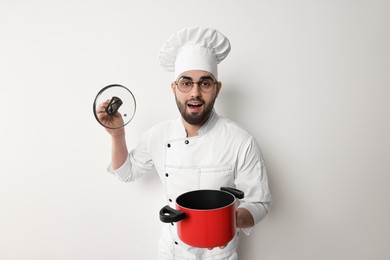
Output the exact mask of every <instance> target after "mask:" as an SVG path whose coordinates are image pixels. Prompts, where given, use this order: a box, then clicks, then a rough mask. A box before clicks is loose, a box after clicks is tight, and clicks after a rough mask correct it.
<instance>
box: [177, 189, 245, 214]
mask: <svg viewBox="0 0 390 260" xmlns="http://www.w3.org/2000/svg"><path fill="white" fill-rule="evenodd" d="M202 191H206V192H207V191H212V192H223V193H225V194H228V195H230V196H232V197H233V201H232V202H231V203H229V204H227V205H225V206H222V207H218V208H212V209H193V208H189V207H185V206H182V205H180V204H179V203H178V202H177V200H178V198H180V197H181V196H184V195H187V194H188V193H194V192H202ZM236 202H237V198H236V197H235V196H234V195H233V194H231V193H230V192H227V191H224V190H213V189H199V190H192V191H187V192H185V193H183V194H181V195H179V196H178V197H177V198H176V200H175V204H176V206H179V207H180V208H182V209H187V210H191V211H211V210H220V209H224V208H227V207H231V206H232V205H233V204H235V203H236Z"/></svg>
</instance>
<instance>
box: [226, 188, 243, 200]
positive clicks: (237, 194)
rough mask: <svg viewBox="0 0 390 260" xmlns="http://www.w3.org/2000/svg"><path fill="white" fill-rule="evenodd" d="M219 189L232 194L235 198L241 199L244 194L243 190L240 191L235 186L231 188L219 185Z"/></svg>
mask: <svg viewBox="0 0 390 260" xmlns="http://www.w3.org/2000/svg"><path fill="white" fill-rule="evenodd" d="M221 190H223V191H226V192H229V193H231V194H233V195H234V197H236V198H237V199H243V198H244V196H245V194H244V192H243V191H240V190H238V189H235V188H231V187H221Z"/></svg>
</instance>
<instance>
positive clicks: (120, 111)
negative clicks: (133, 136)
mask: <svg viewBox="0 0 390 260" xmlns="http://www.w3.org/2000/svg"><path fill="white" fill-rule="evenodd" d="M135 111H136V101H135V97H134V95H133V93H132V92H131V91H130V90H129V89H128V88H126V87H125V86H122V85H119V84H111V85H108V86H106V87H104V88H102V89H101V90H100V91H99V93H98V94H97V95H96V98H95V101H94V102H93V114H94V115H95V118H96V120H97V121H98V122H99V124H101V125H102V126H104V127H106V128H110V129H118V128H121V127H124V126H125V125H127V124H128V123H129V122H130V121H131V120H132V119H133V117H134V115H135Z"/></svg>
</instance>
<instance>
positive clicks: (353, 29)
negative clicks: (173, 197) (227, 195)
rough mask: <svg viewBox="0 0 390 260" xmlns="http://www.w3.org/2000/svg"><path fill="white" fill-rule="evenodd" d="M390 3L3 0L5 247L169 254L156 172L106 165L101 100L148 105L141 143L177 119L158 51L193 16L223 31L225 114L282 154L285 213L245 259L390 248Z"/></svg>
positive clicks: (87, 254)
mask: <svg viewBox="0 0 390 260" xmlns="http://www.w3.org/2000/svg"><path fill="white" fill-rule="evenodd" d="M389 6H390V4H389V1H379V0H373V1H368V0H367V1H364V0H361V1H352V0H350V1H348V0H338V1H333V0H331V1H309V0H297V1H290V0H279V1H278V0H276V1H249V0H248V1H232V0H216V1H205V0H201V1H179V0H168V1H158V0H153V1H152V0H150V1H112V0H110V1H108V0H107V1H69V0H68V1H48V0H42V1H18V0H16V1H11V0H10V1H7V0H0V97H1V120H0V122H1V123H0V124H1V126H0V152H1V157H0V160H1V164H0V165H1V170H0V259H1V260H46V259H48V260H53V259H56V260H65V259H73V260H85V259H94V260H107V259H116V260H122V259H123V260H124V259H156V257H157V240H158V236H159V229H160V225H161V224H160V222H159V219H158V211H159V209H160V208H161V207H162V206H163V205H165V201H164V198H163V197H164V196H162V187H161V185H160V183H159V180H158V178H157V176H147V177H145V178H143V179H141V180H139V181H138V182H135V183H122V182H119V181H118V180H117V179H115V178H114V177H113V176H111V175H109V174H108V173H106V167H107V166H108V164H109V162H110V139H109V136H108V135H107V134H106V132H105V131H104V129H102V127H100V126H99V125H98V123H97V122H96V121H95V119H94V117H93V113H92V102H93V100H94V98H95V95H96V94H97V92H98V91H99V90H100V89H101V88H102V87H104V86H105V85H108V84H111V83H120V84H124V85H126V86H128V87H129V88H130V89H131V90H132V91H133V93H134V94H135V96H136V98H137V102H138V107H137V114H136V116H135V118H134V120H133V121H132V122H131V123H130V124H129V125H128V126H127V127H126V131H127V138H128V145H129V147H133V146H134V145H135V144H136V143H137V140H138V138H139V136H140V135H141V134H142V133H143V132H144V131H145V130H147V129H148V128H149V127H151V126H152V125H153V124H155V123H157V122H160V121H162V120H166V119H172V118H175V117H176V116H177V108H176V105H175V103H174V98H173V95H172V93H171V90H170V87H169V83H170V82H171V80H172V75H171V74H169V73H167V72H165V71H163V69H162V68H160V66H159V62H158V51H159V49H160V47H161V45H162V44H163V43H164V41H165V40H166V39H167V38H168V37H169V36H170V35H171V34H172V33H173V32H175V31H177V30H178V29H182V28H183V27H185V26H192V25H204V26H211V27H215V28H217V29H219V30H221V31H222V32H223V33H224V34H225V35H226V36H228V37H229V38H230V40H231V43H232V52H231V54H230V55H229V56H228V58H227V59H226V60H225V61H224V62H223V63H222V64H221V66H220V80H221V81H222V82H223V84H224V85H223V88H222V92H221V94H220V96H219V98H218V100H217V104H216V109H217V111H218V112H219V113H220V114H221V115H223V116H226V117H228V118H231V119H233V120H235V121H237V122H238V123H240V124H241V125H243V126H244V127H245V128H247V129H248V130H249V131H250V132H251V133H252V134H253V135H254V136H255V137H256V139H257V140H258V142H259V143H260V145H261V147H262V150H263V153H264V156H265V158H266V161H267V166H268V171H269V179H270V185H271V191H272V194H273V198H274V204H273V207H272V211H271V212H270V214H269V215H268V216H267V217H266V219H265V220H264V221H262V222H261V223H260V224H259V225H258V226H256V228H255V229H254V230H253V232H252V234H251V236H250V237H242V240H241V243H240V251H239V256H240V259H246V260H249V259H251V260H253V259H256V260H257V259H262V260H285V259H291V260H302V259H308V260H309V259H310V260H312V259H316V260H327V259H343V260H344V259H354V260H358V259H359V260H366V259H376V260H387V259H390V247H389V241H390V225H389V219H390V203H389V202H390V201H389V198H390V191H389V189H388V186H389V184H390V177H389V175H390V163H389V162H390V160H389V155H390V153H389V151H390V140H389V132H390V127H389V126H390V122H389V121H390V120H389V111H390V105H389V104H390V91H389V83H390V82H389V72H390V71H389V69H390V66H389V64H390V63H389V60H390V52H389V47H388V46H390V42H389V39H390V38H389V29H390V26H389V22H390V19H389V11H390V8H389Z"/></svg>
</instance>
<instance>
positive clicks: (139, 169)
mask: <svg viewBox="0 0 390 260" xmlns="http://www.w3.org/2000/svg"><path fill="white" fill-rule="evenodd" d="M149 143H150V131H148V132H146V133H145V134H144V135H143V136H142V137H141V139H140V141H139V143H138V145H137V147H136V148H134V149H133V150H131V151H130V152H129V155H128V156H127V159H126V161H125V162H124V163H123V165H122V166H121V167H119V168H118V169H116V170H114V169H113V168H112V166H111V163H110V165H109V166H108V169H107V170H108V172H110V173H111V174H113V175H115V176H116V177H118V179H119V180H121V181H124V182H131V181H135V180H136V179H138V178H139V177H142V176H144V175H145V174H147V173H151V172H154V171H155V168H154V164H153V161H152V157H151V155H150V152H149V148H148V147H149Z"/></svg>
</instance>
